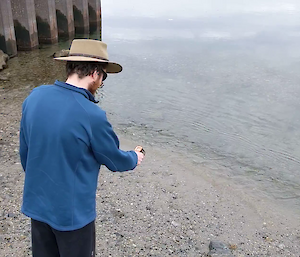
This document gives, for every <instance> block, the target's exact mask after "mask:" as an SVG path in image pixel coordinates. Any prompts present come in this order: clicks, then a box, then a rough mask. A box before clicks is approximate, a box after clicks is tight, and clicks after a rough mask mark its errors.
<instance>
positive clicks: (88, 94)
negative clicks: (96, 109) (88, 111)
mask: <svg viewBox="0 0 300 257" xmlns="http://www.w3.org/2000/svg"><path fill="white" fill-rule="evenodd" d="M54 85H55V86H59V87H63V88H66V89H69V90H72V91H75V92H77V93H80V94H82V95H84V96H85V98H87V99H88V100H90V101H91V102H94V103H99V101H97V100H96V99H95V97H94V96H93V95H92V93H91V92H90V91H88V90H86V89H85V88H79V87H75V86H73V85H71V84H68V83H65V82H61V81H58V80H56V81H55V83H54Z"/></svg>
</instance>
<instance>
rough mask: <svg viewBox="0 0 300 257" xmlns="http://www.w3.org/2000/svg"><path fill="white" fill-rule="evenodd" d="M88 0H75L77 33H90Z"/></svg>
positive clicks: (74, 9)
mask: <svg viewBox="0 0 300 257" xmlns="http://www.w3.org/2000/svg"><path fill="white" fill-rule="evenodd" d="M88 8H89V6H88V0H73V11H74V25H75V33H76V34H89V32H90V24H89V9H88Z"/></svg>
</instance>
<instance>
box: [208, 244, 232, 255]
mask: <svg viewBox="0 0 300 257" xmlns="http://www.w3.org/2000/svg"><path fill="white" fill-rule="evenodd" d="M207 256H208V257H233V255H232V253H231V251H230V250H229V248H228V247H227V246H226V245H225V244H224V243H222V242H220V241H211V242H210V243H209V253H208V254H207Z"/></svg>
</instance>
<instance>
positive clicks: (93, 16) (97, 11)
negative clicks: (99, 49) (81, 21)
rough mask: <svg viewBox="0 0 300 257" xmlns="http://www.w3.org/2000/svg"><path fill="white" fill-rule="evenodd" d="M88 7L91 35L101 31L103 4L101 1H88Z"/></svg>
mask: <svg viewBox="0 0 300 257" xmlns="http://www.w3.org/2000/svg"><path fill="white" fill-rule="evenodd" d="M88 5H89V22H90V33H91V34H92V33H95V32H99V31H100V30H101V2H100V0H88ZM100 35H101V32H100Z"/></svg>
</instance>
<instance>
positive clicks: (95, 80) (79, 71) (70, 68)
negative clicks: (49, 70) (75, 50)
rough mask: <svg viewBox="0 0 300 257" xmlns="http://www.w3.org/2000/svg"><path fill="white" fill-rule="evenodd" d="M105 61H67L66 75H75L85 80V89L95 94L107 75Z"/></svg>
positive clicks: (78, 78) (71, 76)
mask: <svg viewBox="0 0 300 257" xmlns="http://www.w3.org/2000/svg"><path fill="white" fill-rule="evenodd" d="M106 67H107V63H102V62H76V61H74V62H73V61H67V63H66V73H67V77H68V79H69V78H73V77H75V78H76V79H77V80H85V81H86V84H87V87H88V88H87V89H88V90H89V91H90V92H91V93H92V94H95V92H96V90H97V89H98V88H99V87H103V81H104V80H105V79H106V77H107V73H106Z"/></svg>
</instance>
